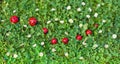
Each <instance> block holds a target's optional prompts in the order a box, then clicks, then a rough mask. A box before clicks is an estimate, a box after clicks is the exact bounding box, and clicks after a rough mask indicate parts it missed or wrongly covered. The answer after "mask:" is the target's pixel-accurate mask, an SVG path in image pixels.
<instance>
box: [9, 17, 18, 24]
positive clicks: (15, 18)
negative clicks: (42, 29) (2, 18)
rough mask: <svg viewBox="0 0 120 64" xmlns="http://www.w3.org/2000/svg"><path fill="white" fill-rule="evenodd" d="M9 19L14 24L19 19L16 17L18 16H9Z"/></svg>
mask: <svg viewBox="0 0 120 64" xmlns="http://www.w3.org/2000/svg"><path fill="white" fill-rule="evenodd" d="M10 21H11V22H12V23H14V24H16V23H17V22H18V21H19V18H18V16H11V17H10Z"/></svg>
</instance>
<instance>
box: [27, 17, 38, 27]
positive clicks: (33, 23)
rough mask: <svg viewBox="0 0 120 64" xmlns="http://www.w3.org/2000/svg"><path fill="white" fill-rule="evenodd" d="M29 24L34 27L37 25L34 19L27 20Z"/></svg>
mask: <svg viewBox="0 0 120 64" xmlns="http://www.w3.org/2000/svg"><path fill="white" fill-rule="evenodd" d="M29 24H30V25H31V26H35V25H36V24H37V19H36V18H34V17H31V18H29Z"/></svg>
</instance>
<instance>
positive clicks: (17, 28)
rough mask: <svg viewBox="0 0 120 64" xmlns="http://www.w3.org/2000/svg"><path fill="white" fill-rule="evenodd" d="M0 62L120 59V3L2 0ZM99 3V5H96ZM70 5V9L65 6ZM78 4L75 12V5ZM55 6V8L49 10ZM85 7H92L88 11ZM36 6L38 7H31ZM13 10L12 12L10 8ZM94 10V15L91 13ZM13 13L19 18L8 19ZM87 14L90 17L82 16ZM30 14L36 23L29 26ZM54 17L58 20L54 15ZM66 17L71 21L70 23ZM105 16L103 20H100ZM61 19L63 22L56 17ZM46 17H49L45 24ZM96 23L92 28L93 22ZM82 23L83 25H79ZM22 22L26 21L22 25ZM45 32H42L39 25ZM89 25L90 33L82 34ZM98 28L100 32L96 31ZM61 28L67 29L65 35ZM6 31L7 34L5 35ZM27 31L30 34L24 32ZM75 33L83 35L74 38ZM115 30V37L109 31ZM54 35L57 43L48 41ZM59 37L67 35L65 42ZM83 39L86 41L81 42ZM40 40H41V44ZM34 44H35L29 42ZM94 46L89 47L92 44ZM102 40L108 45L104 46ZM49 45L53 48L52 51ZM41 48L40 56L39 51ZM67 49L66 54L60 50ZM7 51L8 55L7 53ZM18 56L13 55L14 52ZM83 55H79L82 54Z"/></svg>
mask: <svg viewBox="0 0 120 64" xmlns="http://www.w3.org/2000/svg"><path fill="white" fill-rule="evenodd" d="M0 2H1V4H0V5H1V6H0V9H1V10H0V13H1V14H0V64H119V63H120V61H119V60H120V13H119V12H120V11H119V9H120V5H119V2H120V1H118V0H115V1H112V0H96V1H95V0H86V1H84V2H85V3H86V5H85V6H82V5H81V3H82V2H83V0H63V1H61V0H54V1H53V0H40V1H39V0H3V1H0ZM98 4H100V6H97V5H98ZM67 6H71V9H70V10H66V8H67ZM79 7H80V8H81V11H80V12H78V11H77V8H79ZM52 8H55V9H56V10H55V11H51V9H52ZM88 8H91V9H92V12H89V10H88ZM36 9H39V10H38V11H35V10H36ZM14 10H15V11H16V12H15V13H13V11H14ZM95 13H98V17H97V18H95V17H94V14H95ZM13 15H17V16H18V17H19V18H20V21H19V22H18V23H17V24H11V23H10V20H9V19H10V17H11V16H13ZM86 15H90V18H89V19H88V18H86ZM32 16H34V17H35V18H37V20H38V24H37V25H36V26H34V27H31V26H30V25H29V24H28V19H29V18H30V17H32ZM56 18H58V19H59V20H58V21H55V19H56ZM69 19H73V20H74V23H72V24H70V23H69V22H68V20H69ZM103 19H104V20H106V22H105V23H103V22H102V20H103ZM60 20H64V24H61V23H60V22H59V21H60ZM47 21H51V23H50V24H47ZM95 23H97V24H99V27H98V28H95V27H94V26H93V24H95ZM79 24H82V25H83V27H81V28H80V27H79ZM24 25H27V27H26V28H25V27H24ZM43 27H47V28H48V30H49V32H48V34H47V35H46V36H45V35H44V34H43V31H42V28H43ZM86 29H91V30H92V31H93V34H92V35H89V36H86V34H85V30H86ZM99 30H102V33H99ZM64 32H68V35H66V34H65V33H64ZM6 34H9V36H7V35H6ZM29 34H30V35H31V37H30V38H28V37H27V35H29ZM76 34H81V35H82V36H83V39H82V40H81V41H77V40H76V39H75V36H76ZM113 34H116V35H117V38H115V39H114V38H113V37H112V35H113ZM53 37H56V38H57V39H58V44H56V45H51V44H50V40H51V39H52V38H53ZM63 37H68V38H69V43H68V44H67V45H64V44H63V43H62V42H61V39H62V38H63ZM86 38H87V40H86V43H87V45H86V46H85V45H83V43H82V42H83V41H85V39H86ZM41 42H45V45H44V46H41ZM34 44H36V47H33V45H34ZM94 44H97V45H98V47H97V48H95V49H93V45H94ZM105 44H107V45H109V47H108V48H105V47H104V46H105ZM52 48H55V49H56V52H52ZM40 52H43V56H39V53H40ZM66 52H67V53H68V56H67V57H66V56H65V55H64V54H65V53H66ZM7 53H10V55H7ZM15 54H17V55H18V57H17V58H15V57H14V55H15ZM82 57H83V59H80V58H82Z"/></svg>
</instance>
